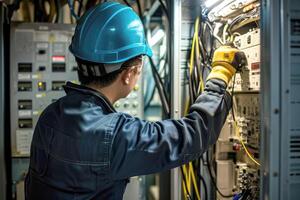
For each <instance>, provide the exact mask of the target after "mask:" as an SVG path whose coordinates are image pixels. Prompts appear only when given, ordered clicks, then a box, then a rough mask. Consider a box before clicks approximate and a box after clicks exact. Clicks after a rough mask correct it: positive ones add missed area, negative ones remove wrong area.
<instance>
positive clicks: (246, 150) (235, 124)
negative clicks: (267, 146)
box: [234, 121, 260, 166]
mask: <svg viewBox="0 0 300 200" xmlns="http://www.w3.org/2000/svg"><path fill="white" fill-rule="evenodd" d="M234 126H235V127H234V129H235V131H236V135H237V136H238V138H239V141H240V143H241V144H242V146H243V148H244V149H245V152H246V154H247V156H248V157H249V158H250V159H251V160H252V161H253V162H254V163H255V164H257V165H258V166H260V163H259V162H258V161H257V160H256V159H255V158H254V157H253V156H252V155H251V153H250V152H249V150H248V148H247V147H246V145H245V143H244V141H243V139H242V137H241V135H240V132H239V130H238V125H237V122H236V121H234Z"/></svg>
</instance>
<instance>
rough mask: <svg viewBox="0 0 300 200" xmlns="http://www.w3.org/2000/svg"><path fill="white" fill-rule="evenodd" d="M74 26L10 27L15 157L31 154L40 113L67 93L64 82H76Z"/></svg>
mask: <svg viewBox="0 0 300 200" xmlns="http://www.w3.org/2000/svg"><path fill="white" fill-rule="evenodd" d="M74 28H75V26H73V25H65V24H64V25H62V24H61V25H54V24H23V23H20V24H13V25H12V29H11V48H10V49H11V53H10V55H11V59H10V66H11V67H10V86H11V87H10V96H11V97H10V99H11V102H10V104H11V144H12V156H13V157H24V156H25V157H27V156H29V151H30V143H31V139H32V134H33V130H34V127H35V125H36V123H37V120H38V118H39V115H40V114H41V112H42V111H43V109H45V108H46V107H47V106H48V105H49V104H51V103H52V102H54V101H56V100H57V99H58V98H60V97H62V96H64V94H65V92H64V91H63V85H64V84H65V82H66V81H67V80H68V81H72V82H77V81H76V80H77V72H76V70H77V67H76V62H75V59H74V57H73V56H72V55H71V53H70V52H69V51H68V46H69V44H70V41H71V37H72V34H73V32H74Z"/></svg>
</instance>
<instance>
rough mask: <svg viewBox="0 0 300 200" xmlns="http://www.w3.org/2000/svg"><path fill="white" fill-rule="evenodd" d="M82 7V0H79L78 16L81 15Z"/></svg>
mask: <svg viewBox="0 0 300 200" xmlns="http://www.w3.org/2000/svg"><path fill="white" fill-rule="evenodd" d="M82 7H83V0H79V7H78V12H77V16H78V17H80V16H81V10H82Z"/></svg>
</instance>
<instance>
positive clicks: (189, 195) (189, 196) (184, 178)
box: [180, 167, 192, 200]
mask: <svg viewBox="0 0 300 200" xmlns="http://www.w3.org/2000/svg"><path fill="white" fill-rule="evenodd" d="M180 171H181V176H182V180H183V190H184V193H185V194H186V198H187V199H188V200H192V198H191V194H190V192H189V191H188V188H187V180H186V176H185V175H184V172H183V168H182V167H180Z"/></svg>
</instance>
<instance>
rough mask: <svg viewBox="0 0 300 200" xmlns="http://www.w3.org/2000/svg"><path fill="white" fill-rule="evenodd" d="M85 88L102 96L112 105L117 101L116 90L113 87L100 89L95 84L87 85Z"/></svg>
mask: <svg viewBox="0 0 300 200" xmlns="http://www.w3.org/2000/svg"><path fill="white" fill-rule="evenodd" d="M86 86H87V87H89V88H92V89H94V90H96V91H98V92H100V93H101V94H103V95H104V96H105V97H106V98H107V99H108V100H109V102H110V103H111V104H114V103H115V102H116V101H117V100H118V99H119V98H118V95H117V94H116V89H115V88H114V87H113V86H107V87H100V86H98V85H96V84H89V85H86Z"/></svg>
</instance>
